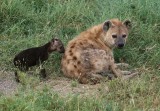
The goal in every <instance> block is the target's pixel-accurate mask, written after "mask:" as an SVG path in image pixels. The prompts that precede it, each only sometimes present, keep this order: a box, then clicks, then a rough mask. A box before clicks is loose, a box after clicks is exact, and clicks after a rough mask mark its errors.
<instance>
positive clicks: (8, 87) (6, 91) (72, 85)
mask: <svg viewBox="0 0 160 111" xmlns="http://www.w3.org/2000/svg"><path fill="white" fill-rule="evenodd" d="M46 86H47V87H48V88H49V89H51V91H53V92H55V93H58V94H60V95H62V96H67V95H70V94H75V95H77V94H78V95H86V96H88V95H91V96H92V95H94V96H96V95H99V94H100V92H101V91H102V90H103V91H105V92H107V91H108V90H109V89H108V87H107V86H106V84H103V83H101V84H96V85H89V84H79V83H78V82H76V81H73V80H71V79H68V78H65V77H55V78H49V79H47V80H45V81H42V82H39V83H38V85H37V86H36V89H41V88H44V87H46ZM19 87H21V85H20V84H19V83H17V82H16V81H15V77H14V72H7V71H0V93H1V94H3V95H7V96H9V95H12V94H15V93H16V92H17V91H18V88H19Z"/></svg>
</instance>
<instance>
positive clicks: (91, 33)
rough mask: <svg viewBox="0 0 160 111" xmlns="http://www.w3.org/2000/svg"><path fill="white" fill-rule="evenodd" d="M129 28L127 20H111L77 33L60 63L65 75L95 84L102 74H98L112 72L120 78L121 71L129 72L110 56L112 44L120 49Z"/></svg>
mask: <svg viewBox="0 0 160 111" xmlns="http://www.w3.org/2000/svg"><path fill="white" fill-rule="evenodd" d="M130 28H131V22H130V21H129V20H126V21H124V22H121V21H120V20H118V19H111V20H107V21H105V22H104V23H102V24H99V25H96V26H93V27H91V28H89V29H88V30H86V31H84V32H82V33H80V34H79V35H78V36H77V37H75V38H74V39H73V40H71V41H70V42H69V43H68V45H67V47H66V51H65V54H64V55H63V58H62V62H61V65H62V71H63V73H64V75H65V76H67V77H69V78H73V79H77V80H78V81H79V82H80V83H84V84H86V83H90V82H91V83H93V84H95V83H97V82H100V80H101V79H102V77H103V76H102V75H100V73H104V72H105V73H109V72H112V73H113V75H114V76H115V77H120V78H122V76H124V74H131V72H129V71H121V70H120V69H119V68H118V65H116V64H115V61H114V56H113V49H114V47H117V48H122V47H123V46H124V45H125V43H126V39H127V37H128V31H129V29H130ZM133 75H134V74H131V76H133Z"/></svg>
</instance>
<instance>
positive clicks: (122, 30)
mask: <svg viewBox="0 0 160 111" xmlns="http://www.w3.org/2000/svg"><path fill="white" fill-rule="evenodd" d="M130 28H131V22H130V21H129V20H126V21H124V22H121V21H119V20H118V19H112V20H108V21H106V22H104V24H103V31H104V36H103V39H104V42H105V44H106V45H108V46H109V47H111V48H113V47H118V48H122V47H123V46H124V45H125V43H126V39H127V37H128V30H129V29H130Z"/></svg>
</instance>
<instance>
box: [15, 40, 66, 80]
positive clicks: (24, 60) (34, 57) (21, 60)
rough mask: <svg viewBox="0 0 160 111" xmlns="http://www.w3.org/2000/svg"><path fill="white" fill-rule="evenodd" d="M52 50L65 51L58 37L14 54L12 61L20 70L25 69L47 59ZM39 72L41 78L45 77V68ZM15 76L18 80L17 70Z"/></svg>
mask: <svg viewBox="0 0 160 111" xmlns="http://www.w3.org/2000/svg"><path fill="white" fill-rule="evenodd" d="M53 51H58V52H59V53H64V52H65V49H64V45H63V43H62V42H61V40H60V39H56V38H53V39H52V40H51V41H49V42H48V43H46V44H45V45H43V46H40V47H33V48H29V49H26V50H23V51H21V52H20V53H19V54H17V55H16V56H15V58H14V60H13V62H14V65H15V66H16V67H18V68H19V69H20V70H21V71H27V70H28V69H29V67H31V66H35V65H40V64H41V63H43V62H44V61H45V60H47V59H48V57H49V54H50V53H51V52H53ZM41 74H42V75H41V76H42V77H43V78H45V77H46V73H45V69H42V70H41ZM15 76H16V80H17V82H18V81H19V80H18V79H17V78H18V75H17V72H15Z"/></svg>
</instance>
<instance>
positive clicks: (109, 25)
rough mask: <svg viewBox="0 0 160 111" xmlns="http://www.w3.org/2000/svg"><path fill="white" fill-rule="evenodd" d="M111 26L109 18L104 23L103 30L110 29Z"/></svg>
mask: <svg viewBox="0 0 160 111" xmlns="http://www.w3.org/2000/svg"><path fill="white" fill-rule="evenodd" d="M111 26H112V22H111V21H109V20H108V21H106V22H104V24H103V30H104V31H108V29H109V28H110V27H111Z"/></svg>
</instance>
